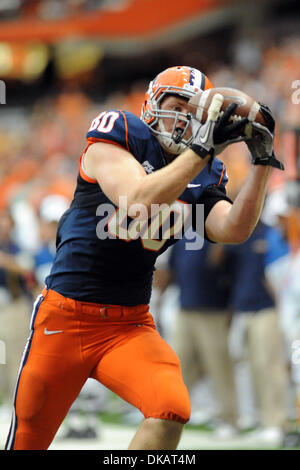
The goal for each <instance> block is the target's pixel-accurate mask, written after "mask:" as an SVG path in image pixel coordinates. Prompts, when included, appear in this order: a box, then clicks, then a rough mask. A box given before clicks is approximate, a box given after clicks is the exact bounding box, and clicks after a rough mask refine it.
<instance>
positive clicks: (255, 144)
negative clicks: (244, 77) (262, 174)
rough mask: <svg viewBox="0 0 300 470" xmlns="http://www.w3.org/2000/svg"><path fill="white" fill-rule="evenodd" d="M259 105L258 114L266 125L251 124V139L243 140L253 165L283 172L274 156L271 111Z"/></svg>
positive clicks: (273, 128) (282, 167)
mask: <svg viewBox="0 0 300 470" xmlns="http://www.w3.org/2000/svg"><path fill="white" fill-rule="evenodd" d="M259 104H260V112H261V114H262V115H263V117H264V119H265V122H266V125H265V126H263V125H262V124H259V123H257V122H252V123H251V126H252V132H251V137H250V138H248V139H245V142H246V144H247V146H248V149H249V151H250V153H251V157H252V164H253V165H265V166H273V167H275V168H278V169H279V170H284V166H283V164H282V163H281V162H280V161H279V160H278V159H277V158H276V156H275V154H274V150H273V147H274V130H275V120H274V117H273V115H272V113H271V110H270V109H269V108H268V106H266V105H265V104H261V103H259Z"/></svg>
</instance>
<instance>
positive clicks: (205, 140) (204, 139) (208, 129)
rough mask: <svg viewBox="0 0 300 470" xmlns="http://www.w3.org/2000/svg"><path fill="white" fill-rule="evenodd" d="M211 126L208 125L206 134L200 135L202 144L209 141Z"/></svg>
mask: <svg viewBox="0 0 300 470" xmlns="http://www.w3.org/2000/svg"><path fill="white" fill-rule="evenodd" d="M210 127H211V126H208V127H207V129H206V132H205V134H204V136H201V135H199V140H200V142H201V143H202V144H205V142H207V139H208V134H209V131H210Z"/></svg>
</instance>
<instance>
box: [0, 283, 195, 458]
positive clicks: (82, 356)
mask: <svg viewBox="0 0 300 470" xmlns="http://www.w3.org/2000/svg"><path fill="white" fill-rule="evenodd" d="M89 377H93V378H95V379H97V380H99V381H100V382H101V383H102V384H103V385H105V386H106V387H108V388H109V389H110V390H112V391H113V392H115V393H116V394H117V395H119V396H120V397H122V398H123V399H124V400H126V401H127V402H129V403H131V404H132V405H134V406H135V407H137V408H138V409H140V411H141V412H142V413H143V414H144V416H145V418H149V417H152V418H161V419H168V420H174V421H178V422H181V423H185V422H186V421H188V419H189V416H190V402H189V396H188V391H187V389H186V387H185V385H184V383H183V380H182V376H181V370H180V364H179V360H178V358H177V356H176V354H175V353H174V351H173V350H172V349H171V348H170V346H169V345H168V344H167V343H166V342H165V341H164V340H163V339H162V338H161V336H160V335H159V333H158V332H157V331H156V329H155V326H154V322H153V318H152V315H151V314H150V313H149V311H148V306H147V305H139V306H136V307H122V306H115V305H114V306H104V305H99V304H94V303H86V302H79V301H76V300H73V299H69V298H65V297H63V296H62V295H60V294H58V293H57V292H54V291H52V290H48V291H47V290H45V289H44V290H43V292H42V294H41V295H40V296H39V297H38V298H37V300H36V302H35V305H34V310H33V313H32V319H31V334H30V337H29V339H28V341H27V345H26V347H25V351H24V354H23V357H22V361H21V366H20V370H19V375H18V379H17V385H16V391H15V397H14V412H13V417H12V423H11V427H10V431H9V435H8V438H7V443H6V449H7V450H10V449H20V450H27V449H33V450H39V449H47V448H48V447H49V445H50V444H51V442H52V440H53V438H54V436H55V434H56V432H57V430H58V428H59V426H60V424H61V423H62V421H63V419H64V418H65V416H66V414H67V412H68V410H69V408H70V407H71V405H72V403H73V402H74V400H75V399H76V397H77V396H78V394H79V393H80V390H81V388H82V386H83V385H84V383H85V381H86V380H87V379H88V378H89Z"/></svg>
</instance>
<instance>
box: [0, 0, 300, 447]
mask: <svg viewBox="0 0 300 470" xmlns="http://www.w3.org/2000/svg"><path fill="white" fill-rule="evenodd" d="M0 23H1V24H0V79H1V80H3V81H4V82H5V85H6V104H3V105H1V107H0V211H1V214H2V215H3V217H4V215H5V216H7V213H8V211H9V212H10V214H11V215H12V219H13V228H12V233H13V237H14V240H15V241H16V243H17V245H18V247H19V253H18V257H17V261H18V263H20V265H21V266H22V269H23V270H24V272H23V273H22V277H23V280H22V283H23V284H22V286H21V287H20V286H19V285H18V286H17V288H16V283H15V279H13V282H12V284H13V286H12V287H11V285H12V284H10V287H9V288H7V287H6V289H8V291H9V292H4V291H3V289H2V290H1V306H0V309H2V310H3V311H4V310H5V313H3V314H2V313H1V311H0V339H2V337H3V335H2V333H1V329H2V331H3V334H4V318H6V317H5V315H6V314H7V310H8V309H9V308H10V309H11V310H16V309H17V308H19V305H20V304H18V302H21V304H22V305H23V307H24V305H25V307H24V308H23V310H26V309H27V307H28V305H29V303H30V301H31V296H32V295H34V293H35V292H37V291H38V289H39V286H38V283H39V282H38V281H39V277H38V276H39V274H38V273H37V272H35V271H34V267H33V264H32V259H33V257H34V254H35V251H36V250H37V247H38V246H39V244H40V242H41V238H42V237H43V232H42V231H43V230H44V231H46V230H47V229H46V228H45V227H43V228H42V227H41V226H40V224H42V222H43V218H42V217H41V215H42V214H41V213H42V210H43V203H45V204H46V202H47V199H46V198H47V196H53V195H54V196H61V198H60V199H57V200H55V199H52V201H51V200H49V199H48V203H49V205H48V206H46V208H44V211H45V212H46V213H48V215H49V211H50V212H51V211H52V210H53V211H54V212H59V210H60V206H59V203H60V204H62V205H63V204H64V201H66V202H67V201H70V200H71V198H72V194H73V190H74V186H75V182H76V175H77V171H78V166H77V165H78V158H79V155H80V153H81V152H82V149H83V147H84V141H85V133H86V130H87V129H88V127H89V124H90V122H91V120H92V119H93V118H94V117H95V116H96V115H97V114H99V113H100V112H101V111H103V110H105V109H107V108H111V107H114V108H115V107H117V108H122V109H126V110H129V111H131V112H133V113H135V114H137V115H139V113H140V107H141V102H142V100H143V96H144V92H145V89H146V87H147V85H148V83H149V81H150V80H151V79H152V78H153V77H154V76H155V75H156V74H157V73H158V72H160V71H161V70H163V69H165V68H167V67H169V66H172V65H179V64H181V65H190V66H194V67H196V68H198V69H200V70H202V71H203V72H204V73H205V74H206V75H208V76H209V77H210V79H211V81H212V83H213V84H214V86H221V85H226V86H231V87H234V88H239V89H242V90H244V91H245V92H247V93H248V94H250V95H252V96H254V97H256V99H257V100H258V101H261V102H265V103H267V104H268V105H269V106H270V107H271V109H272V110H273V111H274V114H275V118H276V123H277V135H276V143H275V144H276V151H277V154H278V156H279V157H280V158H281V159H282V160H284V162H285V165H286V172H285V173H284V174H281V173H280V172H276V171H274V173H272V177H271V182H270V188H269V190H270V191H272V190H274V189H275V188H278V187H281V186H282V185H284V184H285V182H286V181H290V180H292V181H295V180H296V179H297V165H296V156H297V155H296V154H295V152H293V151H291V148H293V142H294V141H293V139H294V135H295V134H294V130H295V129H297V128H299V127H300V104H298V105H297V104H296V103H295V102H293V99H292V96H293V93H295V92H296V90H295V89H294V88H293V83H294V82H295V81H296V80H297V79H298V80H300V52H299V51H300V34H299V31H300V29H299V26H300V11H299V6H298V2H297V1H293V0H285V1H284V0H283V1H280V0H252V1H248V0H245V1H243V2H241V1H230V0H185V2H181V1H178V0H152V1H150V0H66V1H64V2H61V1H58V0H14V1H5V0H2V1H0ZM224 161H225V163H226V166H227V171H228V175H229V182H230V183H229V185H228V191H229V194H230V195H231V196H232V197H234V196H235V194H236V192H237V190H238V188H239V187H240V185H241V184H242V182H243V179H244V178H245V177H246V174H247V172H248V169H249V157H248V154H247V151H246V147H245V146H244V145H240V144H237V145H235V146H233V147H232V148H231V149H230V155H229V152H225V154H224ZM49 201H50V202H49ZM57 201H58V202H57ZM51 203H52V205H51ZM40 217H41V220H40ZM46 219H47V216H46V217H45V219H44V220H46ZM54 219H55V215H54V216H53V220H54ZM1 230H3V231H5V228H2V229H1ZM45 236H48V235H45ZM297 240H298V239H297V238H296V242H295V246H296V248H297V246H298V245H297V243H298V241H297ZM9 261H10V260H9V259H8V260H6V259H5V257H4V256H2V257H1V259H0V263H2V264H1V265H2V267H4V268H5V266H6V265H5V263H6V262H9ZM20 269H21V268H20ZM8 271H10V269H8ZM18 274H20V273H18ZM24 285H25V287H24ZM20 289H21V293H20ZM24 291H25V295H24ZM2 297H3V299H2ZM20 299H21V300H20ZM20 310H22V307H21V308H20ZM14 321H15V320H14ZM17 321H18V320H17ZM22 321H23V320H22ZM22 321H21V322H20V323H22ZM1 325H2V326H1ZM20 328H21V327H20ZM23 331H24V330H22V329H21V333H20V334H22V332H23ZM16 341H20V338H17V339H16ZM8 353H9V347H8V348H7V364H6V365H0V368H1V369H0V372H1V376H0V381H1V380H2V384H1V382H0V393H1V392H2V397H1V396H0V400H1V401H2V407H1V408H2V412H1V413H2V414H1V416H2V417H3V420H2V423H3V424H2V425H1V424H0V444H2V442H3V440H4V437H5V433H6V427H5V426H6V425H7V419H8V418H7V415H8V410H7V406H6V405H7V404H6V403H5V399H4V395H5V391H3V389H5V384H4V382H3V381H4V380H8V379H7V375H8V373H7V369H8V368H9V354H8ZM4 368H6V372H5V373H4V372H3V370H4ZM12 368H13V367H12ZM5 377H6V378H5ZM100 395H101V397H102V398H101V399H103V404H102V405H101V403H100V405H99V407H100V408H99V409H101V426H100V428H101V430H100V437H99V442H98V441H96V443H95V442H94V441H92V440H91V441H89V440H80V441H76V442H75V441H68V442H67V441H65V442H64V443H63V444H59V443H58V444H57V446H58V448H59V446H60V445H61V446H62V447H61V448H68V447H66V446H70V448H77V446H78V448H101V446H107V445H112V446H113V445H114V443H116V441H117V440H118V439H121V441H120V440H119V441H118V442H119V443H120V442H122V444H121V445H122V446H123V447H124V448H126V445H127V441H129V438H128V435H127V433H129V434H130V433H133V429H134V428H131V427H130V424H131V423H130V417H129V416H130V410H128V409H127V408H126V405H125V404H123V403H121V402H120V401H118V400H117V399H115V397H111V396H107V394H106V393H104V392H103V390H100ZM102 395H103V396H102ZM100 401H101V400H100ZM126 417H127V419H126ZM132 420H133V421H134V418H132ZM112 421H114V422H115V423H117V424H115V425H116V426H117V427H116V428H112V438H110V439H111V440H110V443H111V444H109V443H106V441H105V440H104V441H103V435H105V432H106V431H105V429H109V430H110V428H109V426H112V424H111V422H112ZM108 422H109V423H110V424H108ZM106 426H107V427H106ZM128 426H129V427H128ZM123 431H124V432H125V435H124V436H125V437H124V441H122V439H123V437H121V434H122V433H123ZM109 432H110V431H109ZM118 433H121V434H118ZM189 433H190V434H189ZM101 436H102V437H101ZM117 436H119V437H117ZM122 436H123V434H122ZM185 436H186V437H184V439H183V441H182V444H181V446H182V448H186V449H188V448H195V449H196V448H202V447H201V446H203V447H204V448H205V447H206V448H227V447H228V446H229V447H230V448H232V446H235V447H236V448H243V446H245V447H246V448H247V447H248V448H249V446H250V448H251V444H249V443H248V444H245V442H244V441H243V440H240V441H239V440H238V441H236V442H230V443H226V442H225V443H216V442H214V441H212V440H209V433H207V430H204V428H203V427H201V426H198V427H197V426H194V427H193V426H191V427H190V428H189V429H188V432H187V433H186V434H185ZM189 439H190V440H189ZM66 442H67V443H66ZM117 445H118V444H117ZM64 446H65V447H64ZM85 446H86V447H85ZM93 446H95V447H93ZM256 446H257V445H256ZM102 448H105V447H102ZM106 448H107V447H106ZM111 448H113V447H111Z"/></svg>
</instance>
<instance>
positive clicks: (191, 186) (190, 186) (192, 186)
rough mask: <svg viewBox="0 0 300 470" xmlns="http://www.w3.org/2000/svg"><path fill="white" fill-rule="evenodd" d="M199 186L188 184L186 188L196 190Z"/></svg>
mask: <svg viewBox="0 0 300 470" xmlns="http://www.w3.org/2000/svg"><path fill="white" fill-rule="evenodd" d="M199 186H201V184H194V183H189V184H188V185H187V188H198V187H199Z"/></svg>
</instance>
